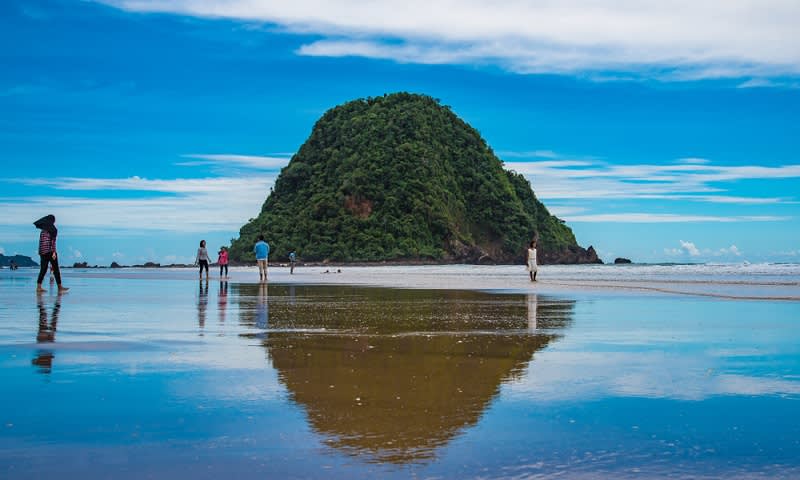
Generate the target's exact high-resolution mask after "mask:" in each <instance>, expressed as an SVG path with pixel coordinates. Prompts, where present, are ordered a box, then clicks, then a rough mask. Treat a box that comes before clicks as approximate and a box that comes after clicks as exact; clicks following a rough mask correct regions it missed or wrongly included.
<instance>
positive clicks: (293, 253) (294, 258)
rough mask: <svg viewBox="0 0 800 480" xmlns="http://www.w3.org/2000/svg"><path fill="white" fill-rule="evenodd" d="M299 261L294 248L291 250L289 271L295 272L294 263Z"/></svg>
mask: <svg viewBox="0 0 800 480" xmlns="http://www.w3.org/2000/svg"><path fill="white" fill-rule="evenodd" d="M296 263H297V253H295V251H294V250H292V251H291V252H289V273H290V274H291V273H294V265H295V264H296Z"/></svg>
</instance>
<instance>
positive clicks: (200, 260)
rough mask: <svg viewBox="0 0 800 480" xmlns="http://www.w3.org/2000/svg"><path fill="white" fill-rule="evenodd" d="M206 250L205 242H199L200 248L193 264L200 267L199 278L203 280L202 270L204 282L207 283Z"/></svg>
mask: <svg viewBox="0 0 800 480" xmlns="http://www.w3.org/2000/svg"><path fill="white" fill-rule="evenodd" d="M208 262H209V260H208V250H206V241H205V240H200V248H198V249H197V257H196V258H195V260H194V263H196V264H198V265H200V278H201V279H202V278H203V269H205V271H206V281H208Z"/></svg>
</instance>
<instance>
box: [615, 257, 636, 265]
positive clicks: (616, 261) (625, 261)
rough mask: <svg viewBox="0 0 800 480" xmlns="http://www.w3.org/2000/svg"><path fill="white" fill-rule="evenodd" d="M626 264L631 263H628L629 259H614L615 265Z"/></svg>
mask: <svg viewBox="0 0 800 480" xmlns="http://www.w3.org/2000/svg"><path fill="white" fill-rule="evenodd" d="M626 263H632V262H631V261H630V259H628V258H623V257H617V258H615V259H614V264H615V265H620V264H626Z"/></svg>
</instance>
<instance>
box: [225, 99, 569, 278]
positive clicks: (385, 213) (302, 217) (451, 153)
mask: <svg viewBox="0 0 800 480" xmlns="http://www.w3.org/2000/svg"><path fill="white" fill-rule="evenodd" d="M259 234H263V235H264V236H265V237H266V239H267V241H268V242H269V243H270V245H271V247H272V251H271V254H270V257H271V258H274V259H277V260H283V259H285V258H286V257H287V256H288V253H289V251H290V250H291V249H293V248H294V249H296V250H297V253H298V256H300V257H301V258H303V259H304V260H306V261H324V260H330V261H339V262H356V261H359V262H360V261H364V262H372V261H442V262H449V261H453V262H456V261H459V262H478V261H486V262H497V263H508V262H517V261H521V260H522V259H523V258H524V256H525V252H526V246H527V244H528V243H529V242H530V240H531V239H532V238H533V237H534V235H537V234H538V237H539V249H540V252H543V253H545V255H547V254H553V253H555V252H558V251H562V250H565V249H568V248H573V249H574V248H576V247H577V243H576V240H575V236H574V235H573V233H572V230H571V229H570V228H569V227H567V226H566V225H565V224H564V223H563V221H561V220H559V219H558V218H556V217H555V216H553V215H550V213H549V212H548V211H547V208H546V207H545V206H544V205H543V204H542V203H541V202H540V201H539V200H538V199H537V198H536V195H535V194H534V192H533V190H532V189H531V186H530V183H529V182H528V181H527V179H525V177H524V176H522V175H521V174H517V173H515V172H513V171H508V170H505V169H504V168H503V163H502V162H501V161H500V159H498V158H497V156H495V154H494V153H493V151H492V149H491V148H490V147H489V146H488V145H487V144H486V142H485V141H484V140H483V138H481V136H480V134H479V133H478V132H477V131H476V130H475V129H474V128H472V127H470V126H469V125H467V124H466V123H465V122H464V121H463V120H461V119H460V118H458V116H456V115H455V114H454V113H453V112H452V111H451V110H450V108H449V107H446V106H443V105H441V104H440V103H439V102H438V101H437V100H435V99H433V98H431V97H428V96H425V95H417V94H409V93H396V94H391V95H384V96H381V97H374V98H366V99H359V100H355V101H351V102H347V103H345V104H343V105H340V106H337V107H335V108H332V109H331V110H329V111H327V112H326V113H325V114H324V115H323V116H322V117H321V118H320V119H319V120H318V121H317V123H316V124H315V125H314V128H313V130H312V132H311V135H310V136H309V138H308V140H307V141H306V142H305V143H304V144H303V145H302V146H301V147H300V149H299V150H298V151H297V153H296V154H295V155H294V156H293V157H292V159H291V161H290V162H289V164H288V165H287V166H286V167H284V168H283V169H282V170H281V172H280V175H279V176H278V178H277V180H276V181H275V186H274V189H273V191H272V192H271V193H270V194H269V196H268V197H267V199H266V201H265V202H264V204H263V206H262V208H261V213H260V214H259V215H258V217H257V218H255V219H252V220H251V221H249V222H248V223H247V224H246V225H244V226H243V227H242V228H241V231H240V236H239V238H238V239H234V240H233V241H232V245H231V250H230V254H231V258H232V259H233V260H235V261H248V260H252V259H253V252H252V248H253V244H254V243H255V241H256V239H257V237H258V235H259ZM577 248H579V247H577Z"/></svg>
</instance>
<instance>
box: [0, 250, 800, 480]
mask: <svg viewBox="0 0 800 480" xmlns="http://www.w3.org/2000/svg"><path fill="white" fill-rule="evenodd" d="M335 268H338V267H334V268H325V267H308V268H305V269H304V268H300V269H298V270H296V273H295V274H294V275H289V274H288V270H287V269H281V268H279V267H273V268H272V269H271V271H270V282H269V284H266V285H260V284H258V283H257V282H255V280H256V279H257V275H258V274H257V271H256V270H255V269H241V268H240V269H232V270H231V278H230V279H229V280H228V281H227V282H221V281H219V280H218V279H215V278H212V279H211V281H210V282H208V283H206V282H198V281H197V279H196V278H195V275H196V272H195V271H194V270H188V269H187V270H172V269H164V270H145V269H142V270H136V269H130V270H128V269H124V270H121V271H110V270H104V271H101V270H70V269H66V270H65V273H64V277H65V283H66V284H68V286H71V287H72V289H71V290H70V292H69V293H68V294H66V295H61V296H59V295H57V294H56V293H55V292H54V291H49V292H47V293H45V294H43V295H40V296H37V295H36V294H35V293H34V292H33V287H34V278H33V277H32V276H31V275H30V274H29V273H28V272H26V271H17V272H15V273H13V274H12V273H11V272H9V271H2V272H0V370H1V371H2V373H3V379H4V381H3V382H2V387H1V388H0V407H1V408H0V417H2V418H0V421H2V424H1V425H0V472H2V475H3V478H15V479H16V478H43V477H56V478H58V477H63V478H90V479H91V478H110V477H113V478H187V477H192V478H219V477H221V476H236V477H240V478H375V477H378V478H409V477H419V478H550V477H566V478H609V477H613V478H719V477H721V476H725V477H729V478H792V477H795V476H798V475H800V461H799V460H798V458H800V440H798V439H800V423H798V422H796V421H794V420H793V419H794V418H796V417H797V414H798V413H800V329H798V328H797V327H798V321H800V302H797V301H795V300H794V298H795V297H797V293H798V286H797V274H796V272H795V271H794V270H792V269H791V268H789V269H781V268H765V269H762V270H758V268H760V267H755V266H754V267H747V268H749V270H748V271H745V272H744V273H743V272H742V271H741V270H738V271H736V272H730V271H729V272H722V273H720V272H719V270H720V269H717V271H716V272H714V271H712V270H709V271H703V270H702V269H699V268H693V269H681V268H678V267H669V268H666V267H665V268H664V269H661V270H659V269H657V268H651V269H649V270H647V269H645V270H640V271H638V272H636V271H631V270H627V271H625V270H619V269H617V270H615V269H602V268H601V269H590V268H588V267H579V268H572V269H571V268H566V267H552V268H548V267H545V268H543V269H542V270H541V271H540V275H541V277H542V281H541V282H537V284H530V282H526V281H525V277H524V271H522V270H520V269H521V267H514V268H512V267H473V266H447V267H424V268H421V267H349V268H345V267H342V273H324V271H325V270H326V269H327V270H330V271H335ZM793 268H796V267H793ZM284 270H286V271H284ZM518 277H519V278H518ZM651 286H653V287H656V288H655V289H651V288H650V287H651ZM639 287H645V288H639ZM661 287H664V288H661ZM683 290H685V291H683ZM698 294H699V295H698ZM706 294H711V295H713V296H707V295H706ZM756 297H757V299H756Z"/></svg>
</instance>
